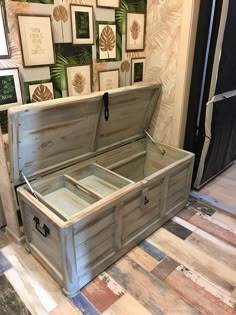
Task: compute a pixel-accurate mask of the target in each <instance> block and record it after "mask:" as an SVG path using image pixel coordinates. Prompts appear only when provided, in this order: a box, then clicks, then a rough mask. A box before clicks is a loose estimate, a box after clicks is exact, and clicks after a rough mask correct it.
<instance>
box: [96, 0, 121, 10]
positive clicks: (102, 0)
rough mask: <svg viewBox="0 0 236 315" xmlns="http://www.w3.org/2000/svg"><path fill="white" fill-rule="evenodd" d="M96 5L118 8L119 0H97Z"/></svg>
mask: <svg viewBox="0 0 236 315" xmlns="http://www.w3.org/2000/svg"><path fill="white" fill-rule="evenodd" d="M97 7H98V8H99V7H101V8H114V9H118V8H119V7H120V0H97Z"/></svg>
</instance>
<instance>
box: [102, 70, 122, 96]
mask: <svg viewBox="0 0 236 315" xmlns="http://www.w3.org/2000/svg"><path fill="white" fill-rule="evenodd" d="M119 86H120V71H119V69H115V70H107V71H101V72H99V90H100V91H106V90H111V89H116V88H118V87H119Z"/></svg>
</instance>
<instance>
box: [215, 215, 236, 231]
mask: <svg viewBox="0 0 236 315" xmlns="http://www.w3.org/2000/svg"><path fill="white" fill-rule="evenodd" d="M213 217H214V218H215V219H217V220H219V221H221V222H223V223H225V224H227V225H228V226H230V227H232V228H234V229H236V217H235V216H233V215H229V214H227V213H225V212H221V211H216V212H215V213H214V214H213Z"/></svg>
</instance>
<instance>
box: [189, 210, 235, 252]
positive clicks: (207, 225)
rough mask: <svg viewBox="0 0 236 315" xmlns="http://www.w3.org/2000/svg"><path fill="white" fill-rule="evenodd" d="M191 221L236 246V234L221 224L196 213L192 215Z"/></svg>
mask: <svg viewBox="0 0 236 315" xmlns="http://www.w3.org/2000/svg"><path fill="white" fill-rule="evenodd" d="M189 222H190V223H192V224H193V225H195V226H197V227H199V228H200V229H202V230H203V231H206V232H207V233H209V234H211V235H213V236H215V237H217V238H219V239H220V240H222V241H224V242H225V243H227V244H230V245H232V246H234V247H236V234H234V233H232V232H230V231H228V230H226V229H224V228H222V227H221V226H218V225H216V224H214V223H212V222H210V221H208V220H206V219H205V218H203V217H201V216H199V215H194V216H193V217H191V218H190V219H189Z"/></svg>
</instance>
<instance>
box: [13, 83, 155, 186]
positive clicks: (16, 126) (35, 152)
mask: <svg viewBox="0 0 236 315" xmlns="http://www.w3.org/2000/svg"><path fill="white" fill-rule="evenodd" d="M103 95H104V92H99V93H93V94H90V95H88V96H83V97H68V98H63V99H56V100H52V101H47V102H41V103H38V104H29V105H23V106H22V105H21V106H17V107H13V108H11V109H10V110H9V145H10V157H11V178H12V181H13V183H14V184H15V185H18V184H20V183H22V177H21V172H23V173H24V175H25V176H26V177H27V178H28V179H32V178H35V177H37V176H40V175H43V174H47V173H52V172H53V171H56V170H58V169H62V168H64V167H66V166H69V165H72V164H75V163H76V162H78V161H81V160H85V159H87V158H89V157H92V156H94V155H97V154H99V153H102V152H105V151H107V150H110V149H112V148H113V147H117V146H121V145H123V144H125V143H129V142H131V141H134V140H137V139H140V138H142V137H145V133H144V129H146V130H147V129H148V127H149V124H150V121H151V118H152V115H153V112H154V109H155V107H156V105H157V101H158V98H159V95H160V86H159V85H156V84H145V85H141V86H139V85H138V86H132V87H127V88H120V89H115V90H111V91H109V105H108V108H109V119H108V120H107V121H106V119H105V112H104V102H103Z"/></svg>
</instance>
